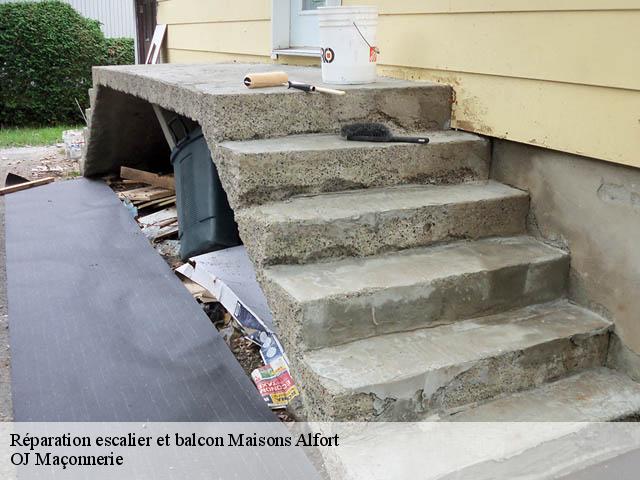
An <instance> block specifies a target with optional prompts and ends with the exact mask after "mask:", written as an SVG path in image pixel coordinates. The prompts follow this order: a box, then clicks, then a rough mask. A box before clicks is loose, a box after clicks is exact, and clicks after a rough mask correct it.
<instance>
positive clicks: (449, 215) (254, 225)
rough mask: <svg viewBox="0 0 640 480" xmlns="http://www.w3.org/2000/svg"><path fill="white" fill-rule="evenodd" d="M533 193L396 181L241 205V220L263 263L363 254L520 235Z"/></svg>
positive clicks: (489, 186) (255, 257) (253, 255)
mask: <svg viewBox="0 0 640 480" xmlns="http://www.w3.org/2000/svg"><path fill="white" fill-rule="evenodd" d="M528 210H529V198H528V195H526V194H525V193H524V192H520V191H518V190H513V189H509V188H508V187H505V186H501V185H499V184H495V183H492V182H490V183H489V184H487V185H484V184H479V185H455V186H444V187H433V186H430V187H420V188H416V187H394V188H388V189H373V190H364V191H355V192H353V193H342V194H333V195H319V196H314V197H302V198H297V199H292V200H291V201H289V202H281V203H275V204H267V205H265V206H263V207H254V208H249V209H244V210H241V211H240V212H238V214H237V215H236V220H237V222H238V224H239V226H240V232H241V235H242V236H243V238H251V239H252V241H251V242H250V243H249V244H248V245H247V248H249V252H250V255H251V258H253V260H254V261H255V262H256V263H258V264H261V265H277V264H301V263H311V262H314V261H317V260H322V259H329V258H341V257H362V256H369V255H376V254H380V253H384V252H390V251H398V250H403V249H408V248H414V247H421V246H427V245H430V244H432V243H437V242H445V241H452V240H460V239H478V238H483V237H489V236H509V235H517V234H521V233H523V232H524V230H525V222H526V216H527V213H528Z"/></svg>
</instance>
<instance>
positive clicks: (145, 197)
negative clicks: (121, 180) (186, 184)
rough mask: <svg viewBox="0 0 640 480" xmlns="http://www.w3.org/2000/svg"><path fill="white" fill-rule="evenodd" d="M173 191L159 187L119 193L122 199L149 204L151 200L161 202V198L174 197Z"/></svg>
mask: <svg viewBox="0 0 640 480" xmlns="http://www.w3.org/2000/svg"><path fill="white" fill-rule="evenodd" d="M174 194H175V192H174V191H173V190H167V189H166V188H159V187H153V186H151V187H142V188H134V189H131V190H123V191H122V192H119V193H118V197H119V198H120V199H123V198H127V199H129V200H130V201H131V202H149V201H151V200H160V199H161V198H169V197H171V196H173V195H174Z"/></svg>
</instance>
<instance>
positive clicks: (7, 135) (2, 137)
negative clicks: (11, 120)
mask: <svg viewBox="0 0 640 480" xmlns="http://www.w3.org/2000/svg"><path fill="white" fill-rule="evenodd" d="M81 128H82V126H78V125H61V126H57V127H40V128H38V127H35V128H32V127H20V128H0V148H7V147H33V146H36V145H53V144H54V143H61V142H62V132H63V131H64V130H79V129H81Z"/></svg>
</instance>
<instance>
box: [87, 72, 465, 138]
mask: <svg viewBox="0 0 640 480" xmlns="http://www.w3.org/2000/svg"><path fill="white" fill-rule="evenodd" d="M273 70H274V66H273V65H267V64H263V65H257V64H254V65H247V64H244V65H243V64H206V65H176V64H171V65H169V64H164V65H130V66H129V65H127V66H124V65H123V66H117V67H96V68H94V70H93V81H94V85H96V86H98V88H99V89H102V88H103V87H108V88H111V89H112V90H114V91H116V92H121V93H122V95H120V97H119V98H118V97H115V96H114V98H113V100H114V102H121V101H122V102H128V101H130V99H127V94H128V95H132V96H135V97H138V98H141V99H143V100H146V101H147V102H150V103H155V104H157V105H159V106H161V107H162V108H165V109H167V110H171V111H174V112H177V113H180V114H182V115H184V116H186V117H189V118H191V119H193V120H195V121H197V122H198V123H200V125H202V127H203V130H204V132H205V135H206V137H207V140H208V142H209V145H213V144H215V143H219V142H221V141H224V140H247V139H252V138H267V137H281V136H285V135H293V134H299V133H314V132H315V133H320V132H324V133H329V132H338V131H339V130H340V127H341V126H342V125H343V124H345V123H350V122H354V121H384V122H388V123H389V124H390V125H395V126H397V127H398V128H400V129H403V130H422V129H425V130H438V129H440V130H441V129H446V128H449V125H450V118H451V102H452V93H451V92H452V90H451V87H449V86H447V85H443V84H438V83H432V82H411V81H406V80H397V79H392V78H385V77H380V78H379V79H378V81H377V82H376V83H373V84H369V85H344V86H341V87H340V89H342V90H345V92H346V94H345V95H342V96H337V95H324V94H314V93H304V92H300V91H299V90H294V89H287V88H283V87H271V88H257V89H248V88H247V87H246V86H245V85H244V83H243V79H244V77H245V75H246V74H247V73H249V72H251V73H253V72H265V71H273ZM277 70H282V71H285V72H286V73H287V74H288V76H289V78H290V79H292V80H295V81H299V82H305V83H311V84H315V85H318V86H322V85H323V84H322V78H321V77H322V74H321V71H320V69H319V68H311V67H295V66H288V65H278V66H277ZM333 88H335V86H333ZM112 108H115V106H112ZM123 120H126V119H123ZM118 127H119V126H115V125H114V128H118Z"/></svg>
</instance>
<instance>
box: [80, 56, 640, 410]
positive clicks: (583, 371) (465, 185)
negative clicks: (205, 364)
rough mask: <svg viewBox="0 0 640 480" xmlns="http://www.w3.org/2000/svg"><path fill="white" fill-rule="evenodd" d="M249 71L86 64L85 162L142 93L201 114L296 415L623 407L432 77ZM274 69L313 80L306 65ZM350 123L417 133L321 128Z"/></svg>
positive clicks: (511, 205) (548, 255)
mask: <svg viewBox="0 0 640 480" xmlns="http://www.w3.org/2000/svg"><path fill="white" fill-rule="evenodd" d="M248 68H249V67H247V66H243V65H227V66H213V65H211V66H175V65H166V66H165V65H159V66H154V67H153V68H151V67H117V68H107V69H103V68H99V69H96V70H94V81H95V82H96V88H97V90H96V91H94V92H93V94H92V99H93V101H92V106H93V111H92V117H93V119H92V123H91V127H90V129H91V142H90V145H89V146H88V152H87V159H86V162H85V164H86V165H85V167H86V170H85V171H86V172H89V173H88V174H99V173H101V172H104V171H107V170H109V169H112V168H113V165H114V164H118V163H120V164H121V163H122V162H124V161H125V160H122V159H121V158H120V157H116V156H115V154H113V153H111V152H110V151H109V150H108V148H109V147H110V145H111V144H113V143H114V142H117V143H118V145H120V147H121V148H122V149H124V150H125V151H140V152H142V150H141V149H140V148H139V146H138V145H137V144H134V142H136V141H137V138H136V137H135V136H134V135H127V136H125V137H123V136H122V134H121V132H122V131H128V129H129V127H131V129H133V130H134V131H135V128H137V127H135V126H134V125H131V126H129V125H127V124H126V122H128V121H129V118H130V117H131V115H130V113H131V112H130V110H132V109H137V110H136V114H137V115H138V117H137V119H138V120H139V119H141V118H150V119H151V118H152V117H149V115H152V112H150V109H149V108H147V109H146V111H143V106H138V103H139V102H140V101H141V100H144V101H146V102H151V103H156V104H158V105H160V106H162V107H163V108H166V109H169V110H174V111H176V112H179V113H181V114H184V115H186V116H188V117H190V118H192V119H194V120H196V121H198V122H200V124H201V125H202V126H203V129H204V132H205V135H206V137H207V140H208V142H209V145H210V147H211V150H212V154H213V157H214V161H215V162H216V165H217V166H218V170H219V173H220V177H221V180H222V183H223V185H224V187H225V190H226V191H227V194H228V197H229V200H230V203H231V205H232V207H233V208H234V210H235V212H236V218H237V221H238V224H239V227H240V232H241V236H242V238H243V240H244V242H245V244H246V247H247V250H248V252H249V254H250V256H251V258H252V259H253V260H254V262H255V264H256V267H257V274H258V278H259V280H260V281H261V283H262V285H263V288H264V290H265V293H266V295H267V298H268V300H269V304H270V307H271V309H272V311H273V313H274V317H275V320H276V323H277V326H278V328H279V333H280V338H281V340H282V341H283V343H284V344H285V347H286V349H287V351H288V354H289V357H290V360H291V364H292V365H291V366H292V370H293V373H294V375H295V377H296V379H297V382H298V384H299V386H300V387H301V390H302V394H303V395H302V397H303V405H304V414H305V415H306V417H307V418H309V419H312V420H338V421H340V420H420V419H456V418H457V419H462V418H464V419H466V420H485V419H493V420H509V419H514V418H515V419H527V420H540V421H542V420H547V419H554V420H566V421H572V420H612V419H617V418H624V417H627V416H630V415H633V414H634V413H635V412H638V411H640V386H639V385H637V384H635V383H634V382H632V381H631V380H630V379H628V378H627V377H625V376H624V375H621V374H620V373H617V372H614V371H612V370H608V369H606V368H604V367H603V366H604V365H605V360H606V356H607V350H608V342H609V334H610V329H611V326H612V325H611V323H610V322H608V321H607V320H605V319H603V318H601V317H599V316H598V315H596V314H594V313H593V312H590V311H588V310H585V309H584V308H581V307H578V306H576V305H574V304H572V303H571V302H570V301H569V300H567V299H566V288H567V280H568V272H569V265H570V257H569V254H568V253H567V252H565V251H562V250H559V249H557V248H554V247H552V246H549V245H546V244H544V243H542V242H541V241H539V240H537V239H534V238H532V237H530V236H527V234H526V217H527V214H528V209H529V199H528V195H527V193H526V192H522V191H520V190H516V189H514V188H511V187H509V186H506V185H502V184H499V183H497V182H494V181H491V180H489V167H490V162H491V153H490V145H489V142H488V141H487V140H486V139H483V138H481V137H478V136H475V135H471V134H468V133H463V132H455V131H450V130H448V126H449V120H450V101H451V100H450V99H451V91H450V89H449V87H447V86H444V85H436V84H431V83H410V82H403V81H396V80H390V79H382V80H381V81H380V82H379V83H376V84H374V85H367V86H347V87H345V89H346V90H347V94H346V95H345V96H343V97H333V96H323V95H316V94H311V95H309V94H301V93H300V92H292V91H287V90H285V89H264V90H247V89H245V88H244V87H243V86H242V85H241V81H240V80H239V79H241V78H242V75H243V74H244V73H245V72H246V71H247V70H248ZM269 68H270V67H269V66H251V68H250V69H251V70H254V71H259V70H261V69H263V70H265V69H269ZM284 69H286V70H288V71H289V74H290V77H291V78H295V79H297V80H300V81H308V82H311V83H319V79H318V77H319V71H318V70H317V69H305V68H297V67H284ZM105 87H106V88H105ZM132 99H133V100H132ZM136 102H138V103H136ZM138 110H139V111H138ZM118 112H120V113H122V115H116V114H117V113H118ZM125 113H126V115H125ZM144 115H147V117H144ZM114 117H117V118H119V119H120V120H119V122H120V123H119V124H118V125H117V126H116V125H114V126H113V127H110V128H105V125H109V124H110V123H113V122H111V121H110V119H113V118H114ZM134 117H135V115H134ZM138 120H137V121H138ZM364 120H371V121H382V122H384V123H387V124H388V125H389V126H390V127H392V128H393V129H394V130H395V131H397V132H398V133H420V134H424V135H428V136H429V137H430V138H431V143H430V144H429V145H427V146H424V145H411V144H395V143H389V144H378V143H357V142H347V141H345V140H343V139H341V138H340V137H339V136H338V135H337V132H338V131H339V129H340V127H341V125H343V124H345V123H348V122H352V121H364ZM149 121H152V120H149ZM136 125H139V123H138V124H136ZM151 150H152V149H150V148H147V150H146V151H148V152H151ZM105 151H106V152H108V153H106V154H105ZM143 153H144V152H142V153H141V154H140V155H138V157H139V158H143V157H144V155H143ZM151 153H152V152H151ZM569 401H574V402H577V403H576V404H577V405H578V406H577V407H576V408H573V409H572V408H569V407H567V405H566V404H565V403H566V402H569ZM543 407H544V408H543Z"/></svg>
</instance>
